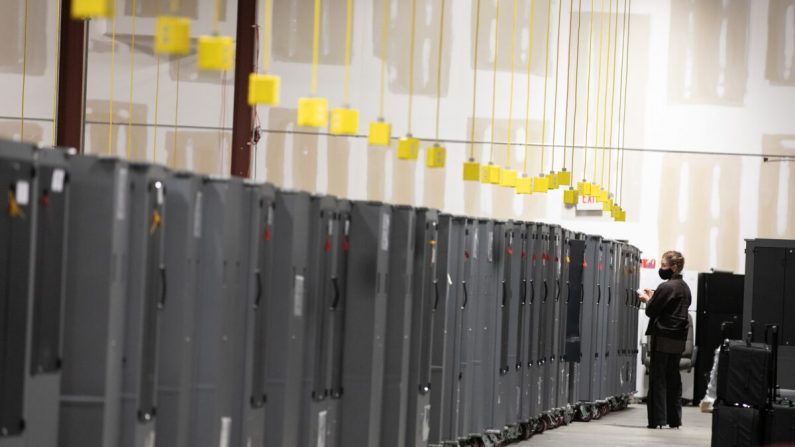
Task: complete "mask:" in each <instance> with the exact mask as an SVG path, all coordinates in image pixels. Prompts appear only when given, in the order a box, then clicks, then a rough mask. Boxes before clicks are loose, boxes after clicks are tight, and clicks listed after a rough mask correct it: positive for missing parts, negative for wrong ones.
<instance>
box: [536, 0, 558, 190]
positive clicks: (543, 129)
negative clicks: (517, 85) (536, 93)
mask: <svg viewBox="0 0 795 447" xmlns="http://www.w3.org/2000/svg"><path fill="white" fill-rule="evenodd" d="M560 1H562V0H560ZM551 25H552V0H549V3H548V4H547V48H546V55H545V56H544V105H543V112H542V117H541V171H540V172H541V175H544V167H545V166H544V152H546V150H545V149H546V146H545V144H546V142H547V140H546V138H545V137H546V130H547V81H548V80H549V36H550V29H551ZM552 150H553V151H554V150H555V149H554V148H553V149H552Z"/></svg>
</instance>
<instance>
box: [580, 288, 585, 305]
mask: <svg viewBox="0 0 795 447" xmlns="http://www.w3.org/2000/svg"><path fill="white" fill-rule="evenodd" d="M584 302H585V287H583V286H582V284H580V304H582V303H584Z"/></svg>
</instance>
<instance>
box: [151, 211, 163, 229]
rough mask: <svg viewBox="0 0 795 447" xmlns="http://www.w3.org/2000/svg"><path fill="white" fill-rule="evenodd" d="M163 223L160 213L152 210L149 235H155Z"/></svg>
mask: <svg viewBox="0 0 795 447" xmlns="http://www.w3.org/2000/svg"><path fill="white" fill-rule="evenodd" d="M161 222H162V218H161V217H160V213H159V212H158V211H157V210H152V224H151V225H149V234H154V233H155V231H157V229H158V228H159V227H160V224H161Z"/></svg>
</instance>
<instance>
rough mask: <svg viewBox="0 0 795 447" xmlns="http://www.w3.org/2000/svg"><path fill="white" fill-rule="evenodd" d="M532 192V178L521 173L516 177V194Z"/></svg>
mask: <svg viewBox="0 0 795 447" xmlns="http://www.w3.org/2000/svg"><path fill="white" fill-rule="evenodd" d="M532 193H533V178H532V177H528V176H527V175H522V176H521V177H519V178H518V179H516V194H532Z"/></svg>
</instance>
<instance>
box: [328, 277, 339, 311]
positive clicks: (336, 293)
mask: <svg viewBox="0 0 795 447" xmlns="http://www.w3.org/2000/svg"><path fill="white" fill-rule="evenodd" d="M331 285H332V286H333V287H334V301H332V302H331V308H330V310H331V311H332V312H333V311H335V310H337V306H338V305H339V304H340V285H339V280H338V279H337V277H336V276H332V277H331Z"/></svg>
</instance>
